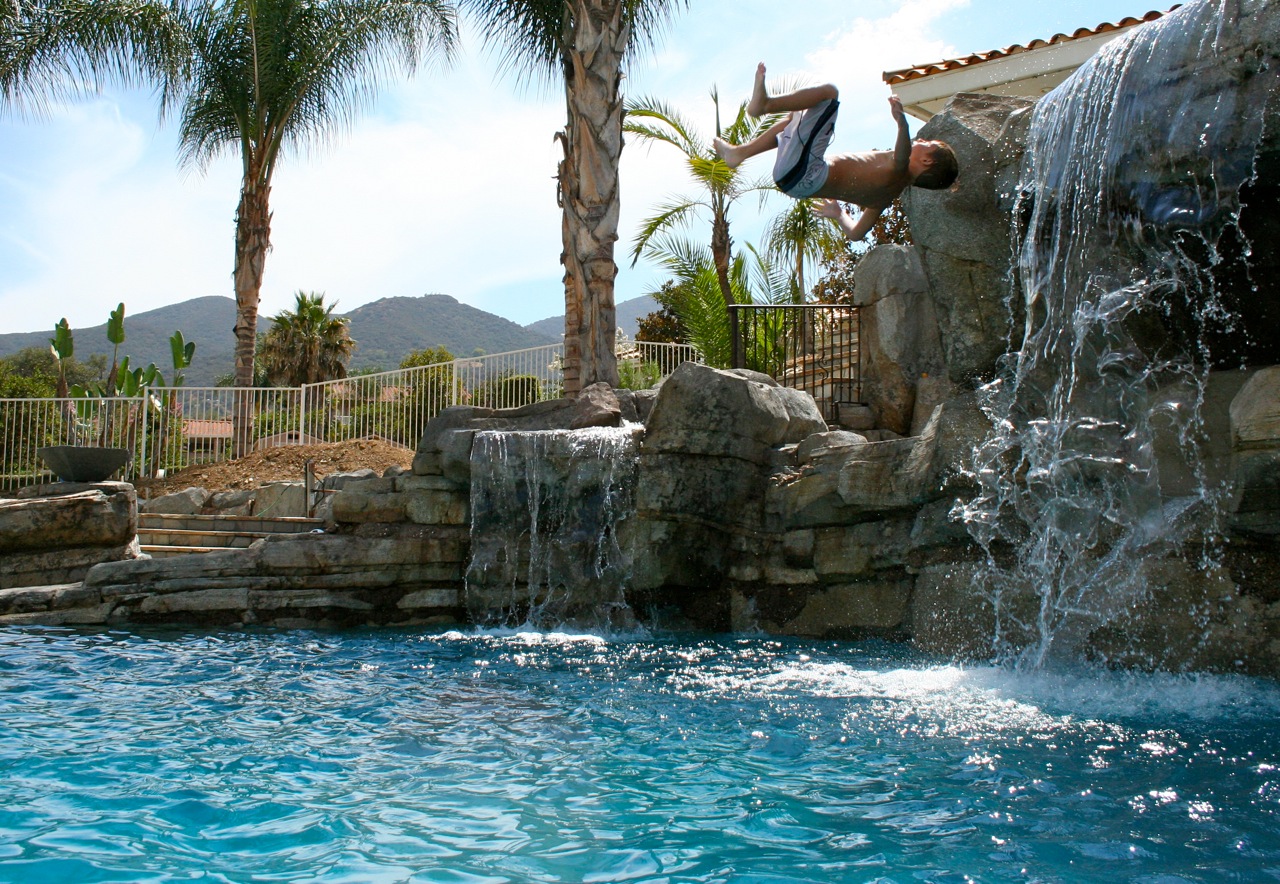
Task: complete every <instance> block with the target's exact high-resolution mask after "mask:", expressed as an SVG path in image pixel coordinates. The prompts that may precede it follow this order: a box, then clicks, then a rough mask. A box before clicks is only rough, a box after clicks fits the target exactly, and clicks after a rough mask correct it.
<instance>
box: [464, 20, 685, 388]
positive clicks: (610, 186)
mask: <svg viewBox="0 0 1280 884" xmlns="http://www.w3.org/2000/svg"><path fill="white" fill-rule="evenodd" d="M460 2H461V4H462V6H463V8H465V9H468V10H470V11H471V12H472V13H473V14H474V15H475V16H476V18H477V19H478V20H479V24H480V28H481V31H482V32H483V34H484V36H485V38H486V40H488V41H489V42H490V43H491V44H496V45H498V46H500V47H502V48H503V49H504V50H505V53H506V55H505V59H504V62H503V64H504V66H505V67H508V68H511V69H514V68H519V70H520V71H521V72H522V73H532V74H535V75H538V74H540V75H543V76H547V77H550V78H551V79H553V80H554V79H556V78H562V79H563V84H564V91H565V105H566V111H567V119H566V122H565V129H564V131H563V132H562V133H559V135H558V138H559V140H560V143H561V146H562V147H563V149H564V160H563V161H562V162H561V163H560V168H559V175H558V178H559V200H560V205H561V208H562V209H563V212H564V215H563V223H562V226H561V237H562V241H563V243H564V251H563V252H562V253H561V258H560V260H561V262H562V263H563V264H564V271H565V272H564V286H565V347H564V349H565V354H564V363H565V367H564V386H565V393H566V394H567V395H570V396H573V395H576V394H577V392H578V391H579V390H581V389H582V388H583V387H586V386H588V385H590V384H593V383H596V382H598V381H605V382H607V383H609V384H610V385H613V386H616V385H617V384H618V360H617V357H616V356H615V355H614V335H615V332H616V316H617V314H616V311H615V307H614V300H613V282H614V278H615V277H616V276H617V275H618V265H617V264H616V263H615V262H614V258H613V246H614V243H615V242H617V239H618V160H619V158H620V156H621V153H622V101H621V97H620V91H619V90H620V86H621V80H622V70H623V66H624V64H625V62H626V61H627V60H628V59H630V58H631V57H632V56H633V55H634V54H635V53H636V51H637V50H639V49H641V48H643V47H645V46H647V45H649V44H650V42H651V41H652V39H653V37H654V36H655V35H656V33H657V31H658V29H659V26H660V25H661V24H663V23H664V22H665V21H666V20H667V19H668V17H669V15H670V13H671V12H673V11H674V8H675V7H677V6H683V5H685V4H686V3H687V2H688V0H460Z"/></svg>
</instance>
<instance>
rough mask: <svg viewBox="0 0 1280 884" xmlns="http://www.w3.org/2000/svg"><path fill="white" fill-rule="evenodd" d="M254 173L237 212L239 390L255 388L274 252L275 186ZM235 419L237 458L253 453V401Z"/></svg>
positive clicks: (246, 399) (240, 402)
mask: <svg viewBox="0 0 1280 884" xmlns="http://www.w3.org/2000/svg"><path fill="white" fill-rule="evenodd" d="M257 180H258V177H257V176H256V175H254V174H252V172H251V173H250V174H249V175H246V180H245V183H244V185H243V186H242V188H241V190H240V207H239V208H238V209H237V210H236V269H235V287H236V325H235V335H236V386H237V387H252V386H253V351H254V344H255V343H256V341H257V336H258V297H259V293H260V292H261V291H262V273H263V269H264V267H265V265H266V261H267V251H268V250H269V249H270V248H271V210H270V208H269V205H268V200H269V197H270V195H271V186H270V185H267V184H258V183H256V182H257ZM236 398H237V405H236V409H235V413H234V417H233V426H234V435H235V455H236V457H241V456H243V455H244V454H246V453H247V452H248V451H249V444H250V442H251V438H250V436H251V434H252V430H253V414H252V399H251V397H250V396H249V395H248V394H239V395H237V397H236Z"/></svg>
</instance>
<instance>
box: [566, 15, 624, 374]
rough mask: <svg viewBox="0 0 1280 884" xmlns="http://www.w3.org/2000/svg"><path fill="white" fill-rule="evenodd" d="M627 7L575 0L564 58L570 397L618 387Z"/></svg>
mask: <svg viewBox="0 0 1280 884" xmlns="http://www.w3.org/2000/svg"><path fill="white" fill-rule="evenodd" d="M624 5H625V3H624V0H570V2H569V6H570V21H572V22H573V35H572V41H566V45H565V52H564V78H565V102H566V106H567V111H568V115H567V121H566V124H565V132H564V133H563V135H562V137H561V144H562V145H563V147H564V154H565V156H564V160H563V161H562V162H561V163H560V170H559V177H560V201H561V207H562V209H563V210H564V220H563V227H562V236H563V242H564V251H563V252H562V253H561V256H560V260H561V263H563V264H564V293H565V339H564V341H565V343H564V347H565V359H564V386H565V395H567V396H576V395H577V394H578V392H579V391H580V390H582V389H583V388H584V387H587V386H590V385H591V384H594V383H597V382H599V381H605V382H606V383H608V384H610V385H612V386H615V387H616V386H617V385H618V360H617V357H616V356H615V355H614V349H613V348H614V337H615V333H616V331H617V312H616V309H615V306H614V300H613V282H614V278H615V277H616V276H617V275H618V265H617V264H616V263H615V262H614V260H613V245H614V243H615V242H616V241H617V239H618V203H619V199H618V160H619V157H620V156H621V155H622V100H621V96H620V95H619V86H620V81H621V77H622V75H621V71H622V60H623V54H624V53H625V51H626V46H627V41H628V39H629V37H630V25H629V22H628V19H627V16H626V15H625V11H624Z"/></svg>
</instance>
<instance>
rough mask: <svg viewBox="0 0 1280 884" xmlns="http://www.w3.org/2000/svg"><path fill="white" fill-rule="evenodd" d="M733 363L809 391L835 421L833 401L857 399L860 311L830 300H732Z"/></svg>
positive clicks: (825, 414) (859, 391)
mask: <svg viewBox="0 0 1280 884" xmlns="http://www.w3.org/2000/svg"><path fill="white" fill-rule="evenodd" d="M729 326H730V335H731V336H732V341H733V367H734V368H750V369H753V370H755V371H759V372H763V373H765V374H767V375H769V376H770V377H772V378H773V379H774V380H776V381H777V382H778V383H780V384H782V385H783V386H787V387H793V388H795V389H797V390H804V391H805V392H806V393H808V394H810V395H811V396H813V398H814V401H815V402H817V404H818V409H819V410H820V411H821V412H822V416H823V417H824V418H825V419H826V420H828V421H835V420H836V417H837V411H838V407H839V403H841V402H861V401H862V371H861V364H860V363H861V341H862V334H861V332H862V327H861V315H860V313H859V311H858V308H857V307H845V306H840V305H835V304H734V305H733V306H731V307H730V308H729Z"/></svg>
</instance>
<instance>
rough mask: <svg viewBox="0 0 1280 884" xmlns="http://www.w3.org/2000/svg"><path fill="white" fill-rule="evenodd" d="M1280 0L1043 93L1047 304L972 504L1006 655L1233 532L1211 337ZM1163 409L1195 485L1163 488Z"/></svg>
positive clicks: (1137, 41)
mask: <svg viewBox="0 0 1280 884" xmlns="http://www.w3.org/2000/svg"><path fill="white" fill-rule="evenodd" d="M1271 6H1272V4H1270V3H1265V2H1247V0H1246V2H1237V0H1218V2H1201V3H1191V4H1188V5H1186V6H1183V7H1181V8H1180V9H1177V10H1176V11H1174V12H1172V13H1170V14H1168V15H1166V16H1164V17H1163V18H1161V19H1159V20H1158V21H1156V22H1153V23H1150V24H1148V25H1146V26H1143V27H1140V28H1137V29H1135V30H1133V31H1132V32H1130V33H1129V34H1127V35H1125V36H1123V37H1121V38H1119V39H1117V40H1114V41H1113V42H1112V43H1110V44H1108V45H1107V46H1106V47H1104V48H1103V49H1102V50H1101V51H1100V52H1099V53H1098V54H1097V55H1096V56H1095V57H1094V58H1093V59H1092V60H1091V61H1090V62H1089V63H1088V64H1086V65H1085V66H1084V67H1082V68H1081V69H1080V70H1079V71H1078V72H1077V73H1076V74H1075V75H1074V76H1073V77H1072V78H1071V79H1070V80H1068V81H1067V82H1066V83H1064V84H1063V85H1062V86H1061V87H1059V88H1058V89H1056V90H1055V91H1054V92H1052V93H1051V94H1049V95H1048V96H1046V97H1045V98H1044V99H1042V100H1041V101H1040V102H1039V103H1038V104H1037V105H1036V108H1035V110H1034V116H1033V119H1032V123H1031V130H1030V135H1029V138H1028V144H1027V152H1026V155H1025V158H1024V161H1023V172H1022V178H1021V181H1020V185H1019V188H1020V193H1021V196H1020V198H1019V201H1018V205H1017V209H1016V211H1015V213H1014V217H1015V231H1014V233H1015V236H1014V241H1015V243H1018V245H1017V246H1016V254H1015V256H1014V276H1015V280H1014V281H1015V286H1014V291H1015V295H1014V297H1015V298H1019V299H1021V306H1022V310H1021V311H1020V312H1019V313H1018V315H1021V316H1024V317H1025V324H1024V327H1023V329H1022V334H1021V342H1020V346H1017V347H1016V349H1014V351H1013V352H1011V353H1010V354H1009V355H1008V356H1007V357H1006V358H1005V361H1004V364H1003V365H1002V366H1001V370H1000V372H999V376H998V377H997V379H996V380H995V381H993V382H992V383H990V384H988V385H986V386H985V387H984V388H983V389H982V390H981V391H980V398H981V402H982V404H983V408H984V410H985V411H986V413H987V415H988V417H990V419H991V421H992V424H993V426H994V428H995V429H994V432H993V434H992V436H991V437H990V438H989V439H988V440H987V441H986V442H985V444H983V445H982V446H980V447H979V448H978V449H977V450H976V451H975V460H974V470H973V472H974V477H975V478H976V480H977V481H978V483H979V486H980V489H981V490H980V493H979V494H978V495H977V497H976V498H975V499H974V500H973V501H971V502H970V503H969V504H967V505H965V506H964V507H963V508H962V512H961V515H962V516H963V518H964V519H965V521H966V522H967V524H968V525H969V527H970V530H971V533H972V534H973V536H974V537H975V539H977V540H978V541H979V542H980V543H981V544H982V546H983V547H984V548H985V549H986V551H987V555H988V561H989V568H988V575H987V577H988V580H987V587H986V588H987V591H988V592H989V594H990V598H991V601H992V604H993V607H994V609H995V612H996V617H997V630H996V634H995V636H994V643H995V647H994V651H995V653H996V654H997V655H998V656H1003V657H1006V658H1008V657H1012V658H1014V659H1016V660H1017V661H1019V662H1021V663H1023V664H1027V665H1032V666H1038V665H1041V664H1043V663H1045V662H1046V661H1048V660H1050V659H1053V658H1055V657H1073V656H1076V655H1077V654H1078V653H1079V646H1080V644H1081V643H1082V642H1083V640H1084V639H1085V637H1086V636H1087V634H1088V633H1089V632H1090V631H1091V630H1092V629H1094V628H1096V627H1097V626H1098V625H1100V624H1102V623H1105V622H1106V621H1107V620H1109V619H1111V618H1113V617H1114V616H1115V615H1117V614H1118V613H1120V612H1122V611H1124V610H1125V609H1127V608H1129V607H1131V606H1133V605H1136V604H1138V603H1139V602H1140V601H1141V600H1142V599H1143V598H1144V594H1145V593H1146V591H1147V589H1146V585H1145V581H1144V579H1143V574H1142V569H1141V568H1140V567H1139V563H1140V562H1141V561H1142V560H1143V559H1144V558H1146V557H1150V556H1154V555H1161V554H1168V553H1171V552H1176V551H1180V550H1181V548H1182V546H1183V544H1184V543H1185V542H1186V541H1187V540H1188V539H1189V538H1191V537H1192V536H1210V537H1212V536H1213V535H1214V533H1215V531H1216V527H1217V526H1216V522H1215V520H1216V518H1217V517H1216V513H1218V511H1219V507H1218V505H1217V504H1218V497H1219V495H1220V494H1221V490H1220V489H1218V488H1215V487H1213V485H1212V483H1210V482H1209V481H1207V479H1206V478H1205V474H1204V471H1203V469H1202V468H1201V467H1200V465H1199V464H1200V460H1199V457H1198V454H1197V450H1198V448H1199V446H1200V444H1201V441H1202V432H1203V428H1202V422H1201V417H1200V415H1201V410H1202V406H1203V403H1204V391H1205V383H1206V379H1207V376H1208V371H1209V368H1210V366H1211V364H1212V362H1211V360H1212V358H1213V356H1214V355H1215V354H1211V353H1210V352H1209V343H1208V342H1209V341H1210V340H1211V339H1212V338H1213V336H1214V335H1220V334H1221V333H1223V331H1224V330H1228V331H1229V330H1230V324H1231V322H1232V319H1231V310H1229V309H1227V307H1226V306H1225V305H1224V301H1223V298H1222V295H1221V293H1220V292H1219V291H1218V287H1217V286H1216V285H1215V283H1214V276H1215V267H1216V266H1217V265H1219V264H1221V263H1222V262H1223V260H1224V251H1223V249H1222V248H1221V245H1222V243H1223V241H1224V236H1225V235H1227V234H1228V233H1229V234H1230V235H1231V236H1235V237H1242V235H1241V234H1240V233H1239V222H1240V212H1241V199H1240V195H1241V189H1242V188H1243V187H1244V186H1245V185H1246V184H1247V183H1248V182H1249V181H1250V179H1251V178H1252V176H1253V167H1254V162H1255V157H1256V156H1257V153H1258V148H1259V144H1260V142H1261V140H1262V136H1263V119H1264V114H1263V108H1264V106H1265V105H1266V104H1267V101H1268V99H1269V98H1270V97H1271V96H1272V95H1273V94H1274V93H1275V92H1276V86H1277V82H1276V69H1275V66H1274V61H1275V56H1276V55H1277V52H1276V45H1277V40H1276V18H1277V16H1276V14H1275V11H1274V10H1273V9H1272V8H1271ZM1239 251H1241V252H1242V253H1245V254H1247V253H1248V251H1249V249H1248V248H1247V243H1246V244H1245V247H1244V248H1242V249H1240V250H1239ZM1170 390H1177V391H1179V392H1177V393H1175V394H1170V393H1169V391H1170ZM1157 422H1163V423H1165V424H1166V425H1167V426H1168V427H1169V428H1170V430H1171V432H1172V435H1173V437H1174V438H1175V439H1176V440H1177V443H1178V445H1177V447H1179V448H1180V449H1181V455H1182V457H1183V459H1184V460H1185V463H1186V465H1187V469H1189V470H1190V472H1191V473H1192V474H1193V475H1194V476H1195V478H1196V481H1195V482H1194V484H1195V485H1196V488H1195V489H1194V491H1193V492H1191V493H1189V494H1181V495H1179V496H1174V495H1171V494H1170V493H1169V489H1168V488H1162V485H1161V476H1160V463H1159V461H1158V459H1157V456H1156V445H1155V439H1156V429H1155V426H1154V425H1155V423H1157ZM1201 554H1202V555H1208V556H1210V557H1212V545H1210V547H1209V548H1208V549H1202V550H1201Z"/></svg>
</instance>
